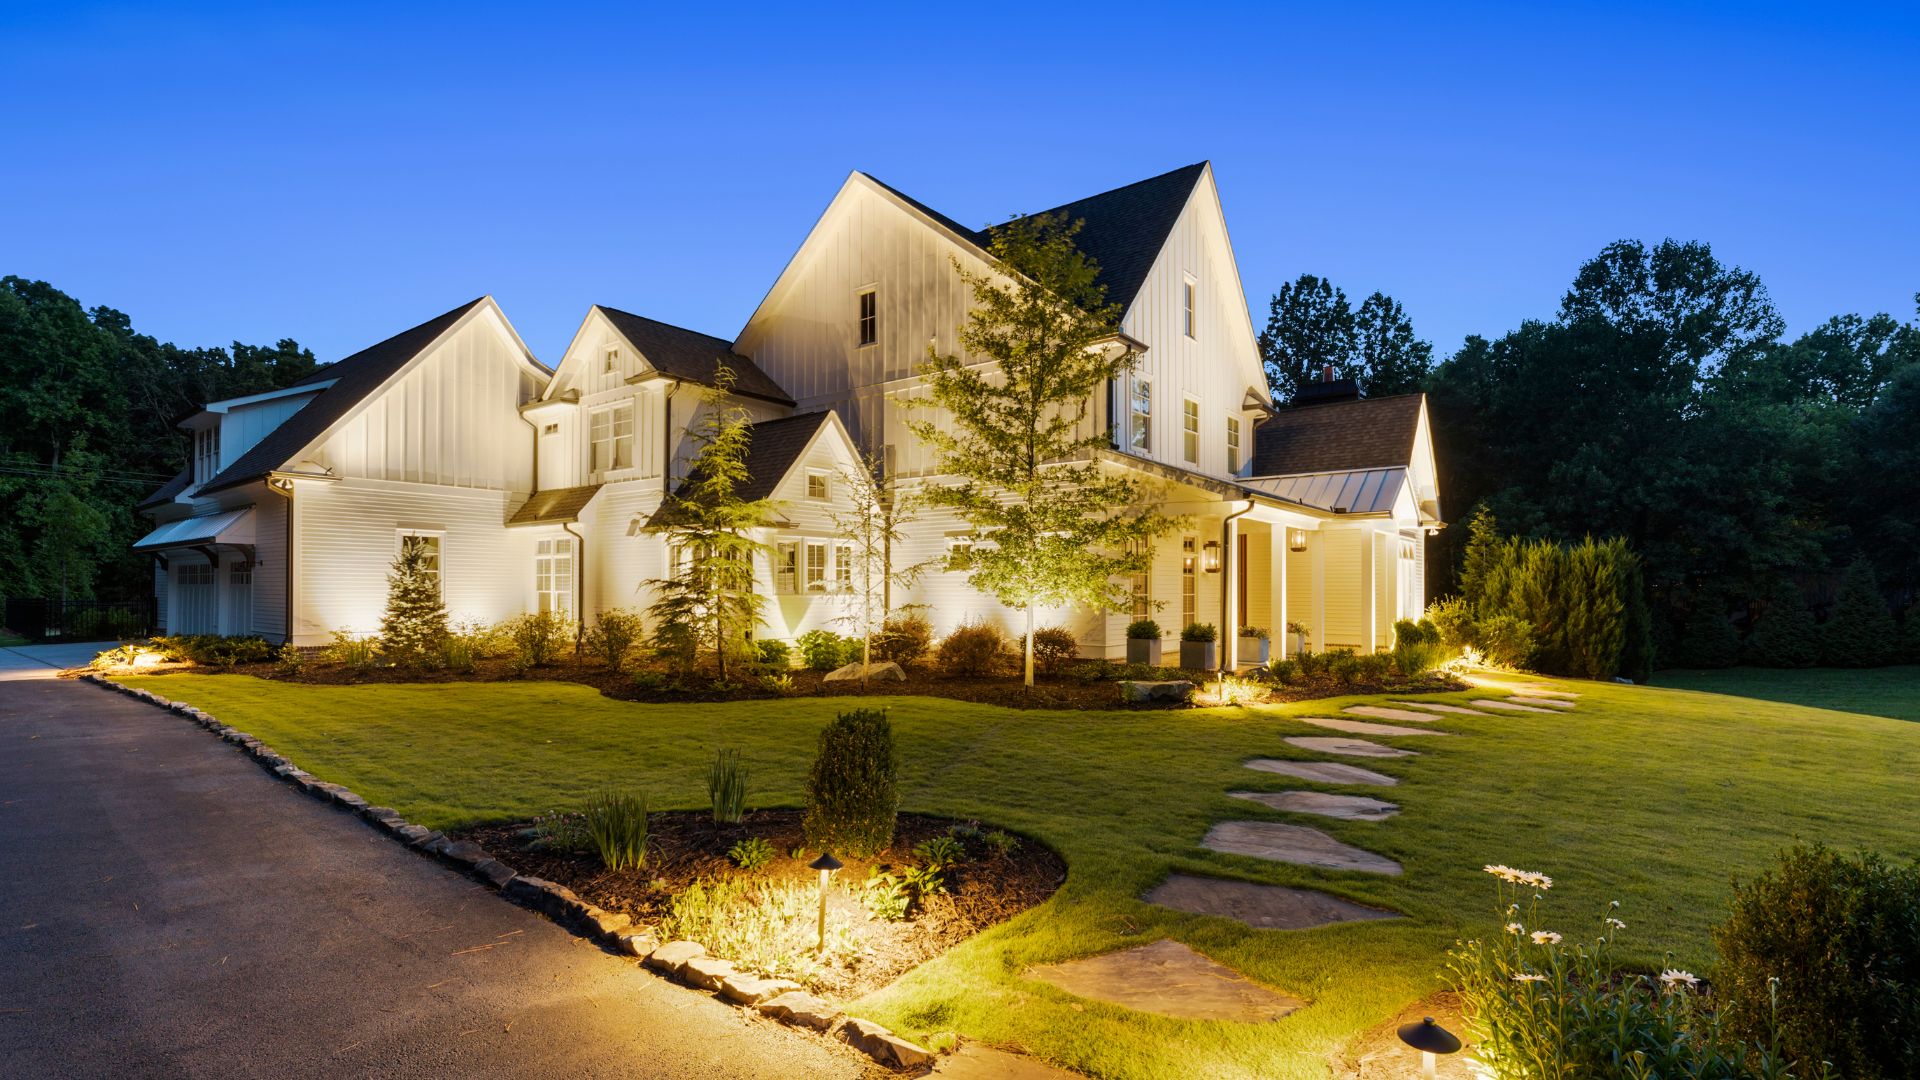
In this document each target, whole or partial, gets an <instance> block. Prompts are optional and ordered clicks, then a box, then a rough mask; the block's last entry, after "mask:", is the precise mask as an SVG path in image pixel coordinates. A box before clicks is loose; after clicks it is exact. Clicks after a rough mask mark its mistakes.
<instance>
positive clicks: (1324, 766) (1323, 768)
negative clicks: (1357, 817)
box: [1247, 758, 1400, 787]
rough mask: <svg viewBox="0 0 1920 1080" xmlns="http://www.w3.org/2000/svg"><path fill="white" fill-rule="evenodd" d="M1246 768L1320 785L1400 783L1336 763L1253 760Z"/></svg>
mask: <svg viewBox="0 0 1920 1080" xmlns="http://www.w3.org/2000/svg"><path fill="white" fill-rule="evenodd" d="M1247 768H1249V769H1256V770H1258V771H1260V772H1270V773H1279V774H1280V775H1281V776H1292V777H1297V778H1298V779H1301V780H1317V781H1319V782H1320V783H1322V784H1376V785H1378V786H1380V787H1392V786H1393V785H1395V784H1397V783H1399V782H1400V778H1399V777H1397V776H1388V775H1387V774H1386V773H1377V772H1374V771H1373V770H1372V769H1363V768H1361V767H1360V766H1358V765H1344V764H1341V763H1340V762H1338V761H1286V760H1283V759H1280V758H1254V759H1253V760H1252V761H1249V762H1247Z"/></svg>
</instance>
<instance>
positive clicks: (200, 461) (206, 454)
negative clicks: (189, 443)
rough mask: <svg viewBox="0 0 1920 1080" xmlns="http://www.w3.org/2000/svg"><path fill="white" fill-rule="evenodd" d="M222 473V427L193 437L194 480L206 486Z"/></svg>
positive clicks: (206, 430) (216, 424)
mask: <svg viewBox="0 0 1920 1080" xmlns="http://www.w3.org/2000/svg"><path fill="white" fill-rule="evenodd" d="M219 471H220V425H219V423H218V422H215V424H214V426H213V427H210V428H206V429H204V430H202V431H198V432H195V433H194V436H193V479H194V482H195V483H197V484H204V483H206V482H207V481H209V480H211V479H213V474H214V473H217V472H219Z"/></svg>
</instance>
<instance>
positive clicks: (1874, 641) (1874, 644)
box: [1820, 559, 1899, 667]
mask: <svg viewBox="0 0 1920 1080" xmlns="http://www.w3.org/2000/svg"><path fill="white" fill-rule="evenodd" d="M1820 631H1821V635H1820V636H1821V648H1820V659H1821V662H1822V663H1824V664H1827V665H1828V666H1830V667H1879V666H1880V665H1882V664H1885V663H1887V662H1888V661H1889V660H1891V659H1892V658H1893V655H1894V651H1895V648H1896V645H1897V639H1898V636H1899V628H1898V627H1896V626H1895V625H1894V622H1893V615H1892V613H1890V612H1889V611H1888V610H1887V601H1886V598H1885V597H1883V596H1881V595H1880V582H1879V580H1878V579H1877V578H1876V577H1874V573H1873V564H1871V563H1869V562H1867V560H1865V559H1855V560H1854V561H1853V565H1851V566H1849V567H1847V573H1846V576H1845V577H1843V578H1842V579H1841V581H1840V596H1839V597H1838V599H1837V600H1836V601H1835V602H1834V608H1833V615H1832V616H1831V617H1830V618H1828V619H1827V621H1826V623H1825V625H1823V626H1821V627H1820Z"/></svg>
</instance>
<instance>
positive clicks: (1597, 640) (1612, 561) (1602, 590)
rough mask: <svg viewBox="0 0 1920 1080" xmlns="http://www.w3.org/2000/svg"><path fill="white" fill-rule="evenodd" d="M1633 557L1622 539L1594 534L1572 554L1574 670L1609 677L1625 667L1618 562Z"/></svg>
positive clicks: (1569, 627)
mask: <svg viewBox="0 0 1920 1080" xmlns="http://www.w3.org/2000/svg"><path fill="white" fill-rule="evenodd" d="M1632 557H1633V556H1632V555H1631V554H1630V553H1629V552H1628V551H1627V545H1626V542H1625V541H1623V540H1619V539H1614V540H1608V541H1604V542H1596V541H1594V540H1593V539H1592V538H1591V537H1589V538H1588V539H1587V540H1585V541H1583V542H1582V543H1581V544H1580V545H1579V546H1577V547H1575V548H1573V549H1572V550H1571V551H1569V552H1568V553H1567V573H1566V589H1567V600H1566V634H1565V649H1566V652H1567V669H1568V670H1569V671H1571V672H1572V673H1573V674H1575V675H1584V676H1586V677H1587V678H1589V679H1604V678H1609V677H1611V676H1612V675H1613V674H1614V673H1615V672H1617V671H1619V670H1620V653H1621V650H1622V648H1623V647H1624V646H1625V644H1626V638H1627V618H1626V614H1627V601H1626V599H1625V597H1624V596H1623V595H1622V590H1621V587H1620V586H1621V574H1620V571H1619V563H1620V561H1621V560H1622V559H1629V558H1632Z"/></svg>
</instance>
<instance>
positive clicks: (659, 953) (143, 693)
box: [81, 673, 934, 1069]
mask: <svg viewBox="0 0 1920 1080" xmlns="http://www.w3.org/2000/svg"><path fill="white" fill-rule="evenodd" d="M81 678H82V679H83V680H85V681H87V682H90V683H93V684H94V685H96V686H101V687H105V688H106V689H109V690H115V691H118V692H119V693H122V694H126V695H127V696H129V697H134V698H139V699H140V700H142V701H146V702H150V703H151V704H153V705H156V706H159V707H160V708H162V709H166V710H168V711H170V712H174V713H178V714H179V715H181V716H183V717H185V718H186V719H188V720H191V721H192V722H193V723H195V724H197V725H198V726H200V727H202V728H205V729H206V730H208V731H210V732H212V733H213V734H215V735H218V736H220V738H222V739H224V740H226V741H227V742H230V743H232V744H234V745H235V746H238V747H240V748H241V749H242V750H244V751H246V753H247V754H248V755H250V756H251V757H252V758H253V759H254V760H255V761H257V762H259V763H260V765H261V767H262V768H265V769H266V770H268V771H269V772H271V773H273V775H275V776H277V777H279V778H280V779H282V780H284V781H286V782H287V783H289V784H293V785H294V786H296V787H298V788H299V789H300V790H302V791H304V792H306V793H307V794H308V795H311V796H313V797H314V798H316V799H319V800H321V801H322V802H328V803H333V804H334V805H337V806H340V807H342V808H344V809H347V810H349V811H352V812H353V813H354V814H355V815H357V816H358V817H359V818H361V820H363V821H365V822H366V823H367V824H368V825H370V826H372V827H373V828H375V829H377V830H379V831H380V832H382V833H385V834H386V835H388V836H390V837H392V838H393V839H394V840H395V841H397V842H399V843H401V844H404V845H406V846H407V847H409V848H412V849H413V850H414V851H417V852H419V853H420V854H422V855H426V856H429V857H432V858H437V859H439V860H440V861H441V862H444V863H447V864H448V865H451V866H453V867H455V868H457V869H459V870H462V871H464V872H466V873H467V874H469V875H471V876H473V877H476V878H478V879H479V880H481V881H482V882H485V883H486V884H488V885H490V886H492V887H493V888H495V889H497V890H499V892H500V895H502V896H503V897H505V898H506V899H508V900H511V901H513V902H514V903H516V904H519V905H520V906H522V907H525V908H530V909H532V910H534V911H537V912H539V913H541V914H542V915H545V916H547V917H548V918H550V919H552V920H553V921H554V922H556V923H558V924H559V925H560V926H561V927H563V928H565V929H566V930H567V931H569V932H570V933H573V934H576V935H578V936H580V937H584V938H587V939H588V940H590V941H594V942H598V943H599V944H601V945H604V946H606V947H607V948H609V949H611V950H613V951H615V952H617V953H620V954H622V955H626V956H633V957H638V958H639V959H640V960H641V961H642V962H643V965H644V967H646V968H651V969H653V970H655V971H658V972H660V973H661V974H662V975H665V976H677V977H678V978H679V979H680V980H681V981H682V982H684V983H686V984H687V985H689V986H691V987H694V988H697V989H701V990H707V991H713V992H716V993H717V994H718V995H719V996H720V998H721V999H722V1000H724V1001H727V1002H729V1003H731V1004H734V1005H737V1006H740V1007H742V1008H751V1009H753V1010H754V1011H756V1012H758V1013H760V1014H761V1015H763V1016H769V1017H772V1018H774V1019H776V1020H781V1021H784V1022H785V1023H788V1024H791V1025H793V1026H795V1027H801V1028H807V1029H810V1030H813V1031H817V1032H821V1033H823V1034H827V1035H831V1036H837V1037H839V1038H840V1039H842V1040H843V1041H845V1042H847V1043H849V1044H850V1045H852V1046H854V1047H856V1048H858V1049H860V1050H862V1051H864V1052H865V1053H867V1054H868V1055H869V1056H871V1057H872V1058H873V1059H874V1060H875V1061H878V1062H879V1063H880V1064H882V1065H886V1066H890V1067H892V1068H896V1069H914V1068H919V1067H920V1066H923V1065H927V1064H930V1063H932V1062H933V1060H934V1054H933V1052H932V1051H930V1050H927V1049H925V1048H924V1047H920V1046H916V1045H914V1044H913V1043H911V1042H908V1041H907V1040H905V1039H903V1038H901V1037H899V1036H898V1035H895V1034H894V1033H893V1032H891V1031H888V1030H887V1029H886V1028H884V1027H881V1026H880V1025H879V1024H876V1023H874V1022H873V1021H871V1020H862V1019H859V1018H857V1017H849V1016H846V1015H844V1014H843V1013H841V1012H840V1010H838V1009H836V1008H834V1007H833V1006H832V1005H831V1004H829V1003H828V1002H826V1001H825V1000H823V999H821V998H818V997H815V996H814V995H812V994H809V993H806V992H805V991H803V990H802V989H801V988H800V984H798V983H795V982H791V981H789V980H786V979H770V978H763V977H761V976H759V975H755V974H752V973H750V972H745V971H737V970H735V968H734V966H733V964H732V963H730V962H728V961H726V960H724V959H721V958H719V957H710V956H708V955H707V951H706V949H705V948H704V947H703V946H701V945H700V944H699V943H697V942H692V941H673V942H667V943H666V944H661V942H660V941H659V940H658V939H657V938H656V937H655V936H654V935H653V934H652V933H651V932H649V931H646V930H639V929H635V928H634V926H633V920H632V918H631V917H630V916H627V915H622V914H619V913H616V912H611V911H606V910H604V909H602V908H599V907H596V906H594V905H593V904H589V903H587V902H586V901H585V900H582V899H580V897H579V896H577V895H575V893H574V892H573V890H572V889H569V888H567V887H566V886H564V885H558V884H555V883H554V882H551V881H545V880H542V879H540V878H536V877H523V876H521V875H519V874H517V873H515V872H514V870H513V868H512V867H511V866H508V865H507V864H506V863H503V862H501V861H500V860H499V859H496V858H494V857H493V856H491V855H489V854H488V853H487V851H486V849H484V848H482V847H481V846H480V845H478V844H476V843H473V842H472V841H470V840H461V841H454V840H451V839H449V838H448V837H447V835H446V834H445V833H442V832H439V831H438V830H434V829H429V828H427V827H426V826H424V825H415V824H413V823H411V822H409V821H407V820H406V819H405V818H403V817H401V816H400V812H399V811H397V810H394V809H392V808H391V807H386V806H370V805H368V803H367V800H366V799H364V798H361V797H360V796H359V795H356V794H354V793H353V792H351V791H349V790H347V789H346V788H345V787H342V786H341V785H339V784H330V783H327V782H326V781H323V780H320V779H318V778H317V777H315V776H314V775H313V774H311V773H309V772H307V771H306V770H304V769H301V768H300V767H299V766H297V765H295V764H294V763H293V762H291V761H288V760H287V759H286V758H285V757H283V756H281V755H280V754H278V753H275V752H274V750H273V748H272V747H270V746H268V745H267V744H265V743H263V742H261V741H260V740H259V739H256V738H254V737H253V736H252V735H249V734H247V733H246V732H244V731H240V730H239V729H237V728H233V727H229V726H227V725H226V724H223V723H221V722H220V721H219V720H216V719H214V718H213V716H211V715H210V714H208V713H206V712H204V711H202V710H200V709H196V708H194V707H193V706H191V705H188V704H187V703H185V702H183V701H169V700H168V699H166V698H163V697H161V696H160V695H158V694H156V693H154V692H152V691H151V690H136V689H134V688H132V687H130V686H123V685H121V684H120V683H117V682H114V681H113V680H112V679H109V678H107V677H105V676H103V675H98V674H93V673H88V674H86V675H83V676H81Z"/></svg>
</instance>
